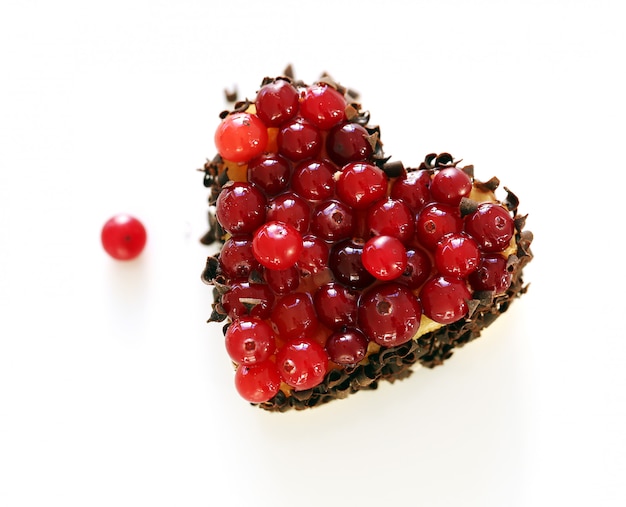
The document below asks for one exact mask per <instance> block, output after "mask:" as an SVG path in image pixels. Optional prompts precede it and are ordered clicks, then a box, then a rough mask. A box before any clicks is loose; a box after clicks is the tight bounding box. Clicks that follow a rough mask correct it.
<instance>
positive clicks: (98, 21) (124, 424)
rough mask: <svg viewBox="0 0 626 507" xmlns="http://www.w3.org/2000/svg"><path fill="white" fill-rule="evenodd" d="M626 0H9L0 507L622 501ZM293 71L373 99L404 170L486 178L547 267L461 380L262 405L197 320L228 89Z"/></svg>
mask: <svg viewBox="0 0 626 507" xmlns="http://www.w3.org/2000/svg"><path fill="white" fill-rule="evenodd" d="M619 5H620V2H619V1H618V0H615V1H612V2H610V1H602V0H594V1H591V0H589V1H570V2H566V1H556V0H541V1H539V0H537V1H531V2H521V1H520V2H512V1H504V2H498V1H486V0H483V1H475V2H460V1H458V2H453V1H443V0H432V1H422V2H413V3H409V2H389V1H387V2H369V1H360V2H357V1H350V2H343V1H333V2H324V1H320V0H318V1H317V2H288V1H278V2H262V1H256V2H243V1H236V0H231V1H228V2H210V1H196V2H192V1H179V2H174V1H165V0H163V1H150V2H148V1H143V2H142V1H117V0H108V1H106V2H78V1H75V2H72V1H68V0H65V1H57V2H44V1H40V2H37V1H30V2H29V1H22V0H20V1H17V0H2V2H1V4H0V505H2V506H3V507H5V506H6V507H17V506H47V505H63V506H66V507H73V506H113V505H115V506H143V505H146V506H151V507H154V506H186V507H195V506H209V505H211V506H213V505H220V506H221V505H234V506H239V505H255V506H273V507H282V506H291V505H298V506H313V505H342V504H344V503H346V502H352V503H354V504H356V505H361V506H370V505H395V504H400V503H402V504H403V505H405V504H409V505H410V504H419V505H426V506H457V505H458V506H461V505H462V506H464V507H469V506H504V505H506V506H538V505H539V506H542V505H550V506H553V505H571V504H573V503H574V502H577V503H579V502H580V503H581V504H586V505H592V504H593V505H601V506H617V505H625V504H626V493H625V492H624V487H623V482H624V477H626V430H625V428H626V394H625V391H626V371H625V368H624V363H625V359H626V343H625V341H626V333H625V332H624V301H625V298H624V292H625V283H624V282H625V280H624V250H623V245H622V246H620V245H621V244H622V243H623V229H624V226H623V224H624V220H623V215H624V206H623V204H622V203H623V194H624V190H625V183H626V178H625V176H624V174H625V171H626V167H625V165H626V164H625V163H624V160H625V159H626V154H625V153H624V148H625V140H626V135H625V134H626V132H625V131H626V129H625V123H624V122H625V120H624V118H625V113H626V107H625V99H624V94H625V91H626V79H625V77H624V61H625V54H624V49H623V48H625V47H626V41H625V38H626V37H625V35H624V32H625V30H624V19H625V18H624V13H623V12H620V11H619ZM409 6H410V7H409ZM288 63H292V64H293V65H294V68H295V71H296V75H297V77H299V78H301V79H303V80H305V81H312V80H314V79H315V78H317V77H318V76H319V75H320V74H321V73H322V72H323V71H328V72H329V73H330V74H332V75H333V76H334V77H335V78H336V79H337V80H338V81H339V82H341V83H342V84H344V85H347V86H350V87H352V88H355V89H357V90H358V91H359V92H361V100H362V103H363V105H364V107H365V108H366V109H369V110H370V111H371V112H372V121H373V122H374V123H378V124H380V125H381V126H382V138H383V141H384V143H385V150H386V152H387V153H388V154H390V155H392V157H393V158H394V159H402V160H403V161H404V162H405V163H406V164H407V165H417V164H418V163H419V162H420V161H421V160H422V158H423V156H424V155H425V154H427V153H430V152H442V151H449V152H451V153H452V154H454V155H455V156H456V157H457V158H463V159H464V160H465V161H466V162H467V163H472V164H474V165H475V167H476V175H477V176H478V177H479V178H481V179H488V178H490V177H491V176H493V175H497V176H498V177H499V178H500V180H501V181H502V183H503V184H504V185H506V186H507V187H509V188H511V189H512V190H514V191H515V192H516V193H517V194H518V195H519V196H520V198H521V211H522V212H525V213H528V214H529V218H528V222H527V223H528V228H529V229H531V230H532V231H533V232H534V233H535V237H536V239H535V242H534V244H533V251H534V253H535V256H536V258H535V260H534V261H533V262H532V263H531V265H529V267H528V269H527V271H526V280H527V281H528V282H530V283H531V285H530V290H529V292H528V294H527V295H526V296H525V297H523V298H522V299H520V300H519V301H516V302H515V304H514V305H513V306H512V307H511V309H510V311H509V312H508V313H507V314H506V315H505V316H503V317H502V318H501V319H500V320H499V321H498V322H496V323H495V324H494V325H493V326H492V327H491V328H489V329H488V330H487V331H486V332H485V333H484V336H483V337H482V338H481V339H480V340H478V341H476V342H474V343H472V344H471V345H468V346H467V347H466V348H464V349H461V350H459V351H458V352H457V353H456V354H455V355H454V356H453V358H452V359H451V360H450V361H449V362H448V363H447V364H446V365H445V366H444V367H441V368H437V369H434V370H424V369H422V370H418V371H417V372H416V373H415V374H414V375H413V376H412V377H411V378H410V379H408V380H406V381H403V382H400V383H396V384H395V385H383V386H381V388H380V389H379V390H378V391H375V392H366V393H360V394H357V395H356V396H353V397H351V398H349V399H347V400H344V401H340V402H333V403H331V404H330V405H327V406H324V407H322V408H317V409H315V410H312V411H308V412H300V413H295V412H294V413H287V414H270V413H266V412H263V411H261V410H258V409H255V408H253V407H251V406H249V405H248V404H247V403H245V402H244V401H242V400H241V399H240V398H239V397H238V395H237V394H236V393H235V390H234V387H233V384H232V370H231V366H230V362H229V360H228V358H227V356H226V353H225V351H224V348H223V341H222V337H221V330H220V326H219V325H208V324H206V322H205V321H206V319H207V318H208V316H209V314H210V303H211V290H210V289H209V288H208V287H206V286H205V285H203V284H202V283H201V282H200V278H199V276H200V272H201V270H202V268H203V266H204V261H205V258H206V256H207V255H208V253H209V251H208V249H207V248H206V247H203V246H201V245H200V244H199V242H198V238H199V237H200V236H202V234H203V233H204V232H205V228H206V221H205V220H206V216H205V214H206V198H207V191H206V189H204V188H203V187H202V175H201V173H199V172H197V171H196V169H197V168H199V167H201V166H202V164H203V162H204V160H205V159H206V158H207V157H209V158H210V157H212V156H213V154H214V151H215V149H214V146H213V142H212V138H213V131H214V129H215V126H216V125H217V122H218V113H219V112H220V111H221V110H222V109H223V108H225V107H226V103H225V101H224V93H223V90H224V88H231V87H233V86H235V85H236V86H237V87H238V89H239V91H240V94H241V95H242V96H246V95H247V96H249V97H253V96H254V93H255V92H256V90H257V88H258V85H259V83H260V82H261V79H262V78H263V77H264V76H266V75H275V74H279V73H280V72H281V71H282V70H283V69H284V67H285V66H286V64H288ZM118 212H129V213H133V214H135V215H137V216H138V217H140V218H141V219H142V220H143V222H144V223H145V225H146V227H147V229H148V234H149V240H148V245H147V247H146V250H145V252H144V254H143V255H142V256H141V257H140V258H139V259H138V260H136V261H133V262H130V263H119V262H115V261H113V260H112V259H110V258H109V257H107V256H106V255H105V253H104V252H103V250H102V249H101V246H100V243H99V233H100V228H101V226H102V224H103V223H104V222H105V221H106V219H108V218H109V217H110V216H111V215H113V214H115V213H118Z"/></svg>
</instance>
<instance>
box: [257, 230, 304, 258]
mask: <svg viewBox="0 0 626 507" xmlns="http://www.w3.org/2000/svg"><path fill="white" fill-rule="evenodd" d="M252 251H253V252H254V256H255V257H256V259H257V260H258V261H259V262H260V263H261V264H262V265H263V266H265V267H266V268H268V269H287V268H289V267H291V266H293V265H294V264H295V263H296V261H297V260H298V257H300V252H301V251H302V236H301V235H300V233H299V232H298V231H297V230H296V229H295V228H294V227H293V226H291V225H289V224H287V223H285V222H267V223H265V224H263V225H262V226H261V227H259V229H258V230H257V231H256V232H255V233H254V238H253V239H252Z"/></svg>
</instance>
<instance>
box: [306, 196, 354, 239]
mask: <svg viewBox="0 0 626 507" xmlns="http://www.w3.org/2000/svg"><path fill="white" fill-rule="evenodd" d="M354 227H355V221H354V218H353V215H352V210H351V209H350V208H349V207H348V206H346V205H345V204H344V203H342V202H341V201H337V200H335V199H332V200H329V201H323V202H321V203H319V204H318V205H317V206H316V207H315V209H314V210H313V217H312V219H311V232H313V233H314V234H316V235H317V236H319V237H320V238H323V239H325V240H328V241H337V240H340V239H343V238H347V237H349V236H351V235H352V233H353V232H354Z"/></svg>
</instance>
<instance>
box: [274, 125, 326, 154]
mask: <svg viewBox="0 0 626 507" xmlns="http://www.w3.org/2000/svg"><path fill="white" fill-rule="evenodd" d="M277 143H278V151H279V153H280V154H281V155H283V156H285V157H287V158H288V159H289V160H293V161H295V162H297V161H300V160H305V159H307V158H313V157H315V156H317V155H318V154H319V152H320V150H321V149H322V135H321V134H320V131H319V130H318V129H317V128H316V127H315V126H314V125H313V124H312V123H309V122H307V121H306V120H302V119H297V120H293V121H291V122H289V123H287V124H285V125H283V126H282V127H281V128H280V130H279V131H278V138H277Z"/></svg>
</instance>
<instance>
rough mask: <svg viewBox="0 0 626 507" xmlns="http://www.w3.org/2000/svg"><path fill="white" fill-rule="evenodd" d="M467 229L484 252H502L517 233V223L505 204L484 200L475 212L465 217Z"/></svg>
mask: <svg viewBox="0 0 626 507" xmlns="http://www.w3.org/2000/svg"><path fill="white" fill-rule="evenodd" d="M465 231H466V232H467V233H468V234H470V235H471V236H472V237H473V238H474V239H475V240H476V241H477V242H478V244H479V245H480V246H481V248H482V250H483V251H484V252H490V253H492V252H501V251H503V250H505V249H506V248H507V247H508V246H509V243H510V242H511V238H512V237H513V234H514V233H515V225H514V223H513V219H512V218H511V215H510V214H509V212H508V211H507V210H506V209H505V208H504V207H503V206H501V205H499V204H496V203H492V202H483V203H480V204H479V205H478V208H477V209H476V211H475V212H474V213H472V214H470V215H468V216H467V217H465Z"/></svg>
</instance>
